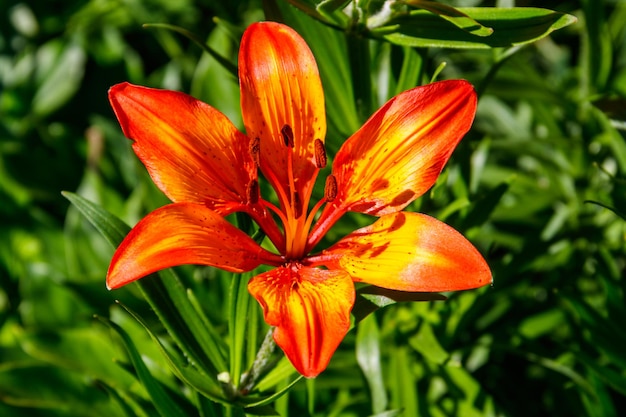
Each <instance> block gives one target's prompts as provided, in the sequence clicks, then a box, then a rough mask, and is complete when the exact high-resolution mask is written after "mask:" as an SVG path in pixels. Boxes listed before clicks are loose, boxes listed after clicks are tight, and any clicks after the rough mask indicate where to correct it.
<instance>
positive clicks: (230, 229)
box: [107, 203, 277, 289]
mask: <svg viewBox="0 0 626 417" xmlns="http://www.w3.org/2000/svg"><path fill="white" fill-rule="evenodd" d="M272 256H276V255H272V254H271V253H269V252H266V251H265V250H264V249H262V248H261V247H260V246H259V245H257V243H256V242H254V241H253V240H252V239H251V238H250V237H249V236H247V235H246V234H245V233H243V232H242V231H241V230H239V229H237V228H236V227H235V226H233V225H232V224H230V223H228V222H227V221H226V220H224V218H223V217H222V216H220V215H219V214H218V213H216V212H215V211H213V210H210V209H208V208H206V207H205V206H203V205H200V204H194V203H174V204H169V205H167V206H163V207H161V208H158V209H156V210H155V211H153V212H151V213H150V214H148V215H147V216H146V217H144V218H143V219H142V220H141V221H140V222H139V223H137V225H136V226H135V227H134V228H133V229H132V230H131V231H130V233H129V234H128V235H127V236H126V238H124V240H123V241H122V243H121V244H120V246H119V247H118V248H117V250H116V252H115V254H114V255H113V259H112V260H111V265H110V266H109V271H108V273H107V287H108V288H109V289H114V288H118V287H121V286H122V285H125V284H128V283H129V282H132V281H135V280H137V279H139V278H142V277H144V276H146V275H148V274H151V273H153V272H156V271H159V270H161V269H165V268H169V267H172V266H178V265H185V264H197V265H210V266H215V267H218V268H221V269H224V270H227V271H232V272H242V271H249V270H252V269H254V268H256V267H257V266H259V265H260V264H261V263H262V262H272ZM276 257H277V256H276Z"/></svg>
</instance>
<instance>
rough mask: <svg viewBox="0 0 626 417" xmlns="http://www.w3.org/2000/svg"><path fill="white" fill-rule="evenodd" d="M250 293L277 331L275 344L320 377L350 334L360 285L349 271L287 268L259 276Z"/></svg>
mask: <svg viewBox="0 0 626 417" xmlns="http://www.w3.org/2000/svg"><path fill="white" fill-rule="evenodd" d="M248 290H249V291H250V293H251V294H252V296H254V298H256V299H257V301H258V302H259V303H260V304H261V306H262V307H263V312H264V315H265V321H266V322H267V324H269V325H270V326H276V330H275V332H274V340H275V341H276V344H278V346H280V347H281V349H282V350H283V351H284V352H285V355H287V357H288V358H289V360H290V361H291V363H292V364H293V366H294V367H295V368H296V369H297V370H298V372H300V373H301V374H302V375H304V376H306V377H309V378H311V377H315V376H317V375H318V374H319V373H320V372H322V371H323V370H324V369H326V367H327V366H328V362H329V361H330V358H331V357H332V355H333V353H334V352H335V350H336V349H337V346H339V343H341V340H343V338H344V336H345V335H346V333H347V332H348V329H349V328H350V310H351V309H352V305H353V304H354V297H355V295H354V285H353V284H352V281H351V279H350V276H349V275H348V274H347V273H345V272H343V271H330V270H324V269H319V268H309V267H299V266H287V267H280V268H277V269H274V270H271V271H269V272H266V273H263V274H261V275H257V276H256V277H254V278H253V279H252V280H250V282H249V283H248Z"/></svg>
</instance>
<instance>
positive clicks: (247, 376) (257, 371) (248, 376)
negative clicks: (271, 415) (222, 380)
mask: <svg viewBox="0 0 626 417" xmlns="http://www.w3.org/2000/svg"><path fill="white" fill-rule="evenodd" d="M275 349H276V342H275V341H274V328H273V327H271V328H270V329H269V330H268V332H267V334H266V335H265V339H263V343H262V344H261V347H260V348H259V351H258V353H257V355H256V358H255V359H254V362H253V363H252V366H251V367H250V369H249V370H248V371H247V372H245V373H244V374H243V375H242V376H241V383H240V384H239V393H240V394H241V395H247V394H248V393H249V392H250V391H252V389H253V388H254V386H255V385H256V383H257V382H258V380H259V378H260V377H261V376H262V375H263V374H265V372H267V371H268V369H270V368H271V367H273V366H274V365H275V363H276V358H272V354H273V353H274V350H275Z"/></svg>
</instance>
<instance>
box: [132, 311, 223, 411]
mask: <svg viewBox="0 0 626 417" xmlns="http://www.w3.org/2000/svg"><path fill="white" fill-rule="evenodd" d="M122 307H123V308H124V309H125V310H126V311H127V312H128V313H129V314H130V315H131V316H132V317H133V318H134V319H135V320H137V322H138V323H139V324H140V325H141V326H142V327H143V328H144V329H145V330H146V332H148V335H149V336H150V338H151V339H152V340H153V341H154V343H155V344H156V346H157V347H158V348H159V350H160V351H161V353H162V354H163V357H165V359H166V360H167V361H168V363H169V365H170V368H171V369H172V371H173V372H174V374H175V375H176V376H177V377H178V378H179V379H180V380H181V381H184V382H185V383H187V384H188V385H189V386H190V387H193V388H194V389H195V390H196V391H198V392H200V393H202V395H204V396H206V397H207V398H210V399H211V400H213V401H215V402H220V403H224V404H227V401H226V399H225V398H224V395H223V392H222V391H221V389H220V387H219V386H218V384H217V379H215V378H211V377H210V376H208V375H207V374H205V373H203V372H202V371H200V370H197V369H196V368H195V367H193V366H190V365H189V363H188V361H187V360H186V359H185V358H182V357H181V356H180V355H179V354H178V353H177V352H175V351H173V350H172V349H168V348H166V346H165V345H164V344H163V343H162V342H161V340H160V339H159V338H158V336H157V335H156V334H155V333H154V332H153V331H152V329H150V326H148V325H147V324H146V322H145V321H144V320H143V318H141V316H139V315H138V314H137V313H135V312H134V311H132V310H131V309H130V308H128V307H127V306H125V305H122Z"/></svg>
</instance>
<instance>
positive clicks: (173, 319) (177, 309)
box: [63, 192, 226, 375]
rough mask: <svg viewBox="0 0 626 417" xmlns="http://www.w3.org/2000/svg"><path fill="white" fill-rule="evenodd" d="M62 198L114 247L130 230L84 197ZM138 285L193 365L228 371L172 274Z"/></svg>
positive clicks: (166, 272) (167, 272)
mask: <svg viewBox="0 0 626 417" xmlns="http://www.w3.org/2000/svg"><path fill="white" fill-rule="evenodd" d="M63 195H64V196H65V197H66V198H67V199H68V200H70V202H72V204H74V205H75V206H76V207H77V208H78V210H79V211H80V212H81V213H83V215H84V216H85V217H86V218H87V220H89V221H90V222H91V223H92V224H93V226H94V227H95V228H96V229H97V230H98V231H99V232H100V233H102V235H103V236H104V238H105V239H106V240H107V241H108V242H109V243H111V245H112V246H113V247H117V246H118V245H119V244H120V243H121V241H122V240H123V238H124V236H125V235H126V234H127V233H128V231H129V230H130V228H129V227H128V226H127V225H126V224H124V222H122V221H121V220H119V219H118V218H117V217H115V216H114V215H112V214H111V213H108V212H107V211H106V210H104V209H103V208H102V207H99V206H98V205H96V204H94V203H92V202H90V201H88V200H86V199H84V198H83V197H80V196H78V195H76V194H74V193H70V192H63ZM136 284H137V286H138V287H139V288H140V289H141V292H142V294H143V295H144V297H145V298H146V300H147V301H148V303H149V304H150V306H151V307H152V309H153V310H154V312H155V313H156V314H157V316H158V317H159V320H161V322H162V323H163V325H164V326H165V328H166V330H167V331H168V333H169V334H170V335H171V336H172V338H173V339H174V341H175V342H176V343H177V344H178V346H179V347H180V348H181V350H182V351H183V352H185V354H186V355H187V357H188V358H189V359H190V360H191V361H193V362H194V363H195V364H196V365H197V366H202V368H203V369H204V370H205V371H206V372H207V373H209V374H212V375H217V374H218V373H220V372H223V371H225V370H226V367H225V365H224V364H223V361H220V360H219V356H215V355H214V346H215V345H216V344H217V343H219V342H217V341H216V340H215V338H214V337H212V335H211V334H210V333H209V332H208V331H207V328H206V327H205V326H204V323H203V322H202V319H201V318H200V317H199V316H198V314H197V312H196V310H195V308H194V306H193V304H192V302H191V301H190V299H189V298H188V296H187V291H186V289H185V287H184V286H183V284H182V282H180V280H179V279H178V277H177V276H176V274H175V273H174V272H173V271H172V270H170V269H168V270H164V271H161V272H159V274H158V275H156V274H153V275H151V276H149V277H145V278H142V279H141V280H139V281H137V282H136Z"/></svg>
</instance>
